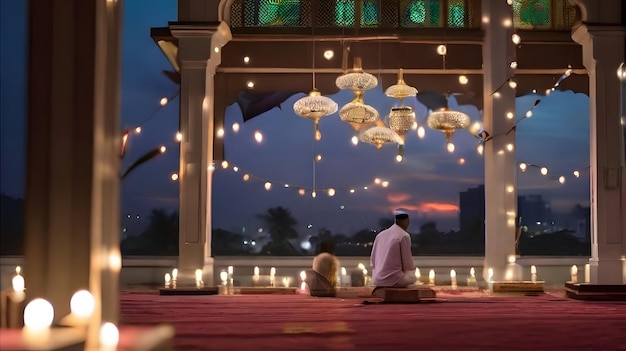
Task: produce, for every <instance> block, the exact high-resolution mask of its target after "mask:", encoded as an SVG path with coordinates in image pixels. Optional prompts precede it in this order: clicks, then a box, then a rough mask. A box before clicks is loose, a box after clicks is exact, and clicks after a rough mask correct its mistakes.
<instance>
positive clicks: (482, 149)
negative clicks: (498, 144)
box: [476, 143, 485, 156]
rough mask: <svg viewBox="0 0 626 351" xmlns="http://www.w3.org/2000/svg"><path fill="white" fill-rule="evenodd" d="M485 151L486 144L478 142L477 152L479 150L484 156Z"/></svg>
mask: <svg viewBox="0 0 626 351" xmlns="http://www.w3.org/2000/svg"><path fill="white" fill-rule="evenodd" d="M484 151H485V146H484V145H483V144H482V143H481V144H478V146H477V147H476V152H478V154H479V155H481V156H482V154H483V152H484Z"/></svg>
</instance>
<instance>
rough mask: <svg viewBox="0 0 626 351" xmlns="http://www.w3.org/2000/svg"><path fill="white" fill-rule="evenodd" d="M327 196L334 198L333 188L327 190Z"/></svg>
mask: <svg viewBox="0 0 626 351" xmlns="http://www.w3.org/2000/svg"><path fill="white" fill-rule="evenodd" d="M328 196H335V189H333V188H330V189H328Z"/></svg>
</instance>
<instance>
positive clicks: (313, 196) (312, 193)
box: [311, 190, 317, 199]
mask: <svg viewBox="0 0 626 351" xmlns="http://www.w3.org/2000/svg"><path fill="white" fill-rule="evenodd" d="M311 197H312V198H314V199H315V198H316V197H317V192H315V190H314V191H311Z"/></svg>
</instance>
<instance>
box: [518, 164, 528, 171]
mask: <svg viewBox="0 0 626 351" xmlns="http://www.w3.org/2000/svg"><path fill="white" fill-rule="evenodd" d="M519 169H520V170H521V171H522V172H526V169H528V164H526V163H525V162H521V163H520V164H519Z"/></svg>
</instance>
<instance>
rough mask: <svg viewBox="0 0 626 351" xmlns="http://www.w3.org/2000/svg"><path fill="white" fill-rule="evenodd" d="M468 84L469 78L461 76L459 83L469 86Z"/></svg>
mask: <svg viewBox="0 0 626 351" xmlns="http://www.w3.org/2000/svg"><path fill="white" fill-rule="evenodd" d="M467 82H469V79H467V76H465V75H460V76H459V83H461V84H463V85H465V84H467Z"/></svg>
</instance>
